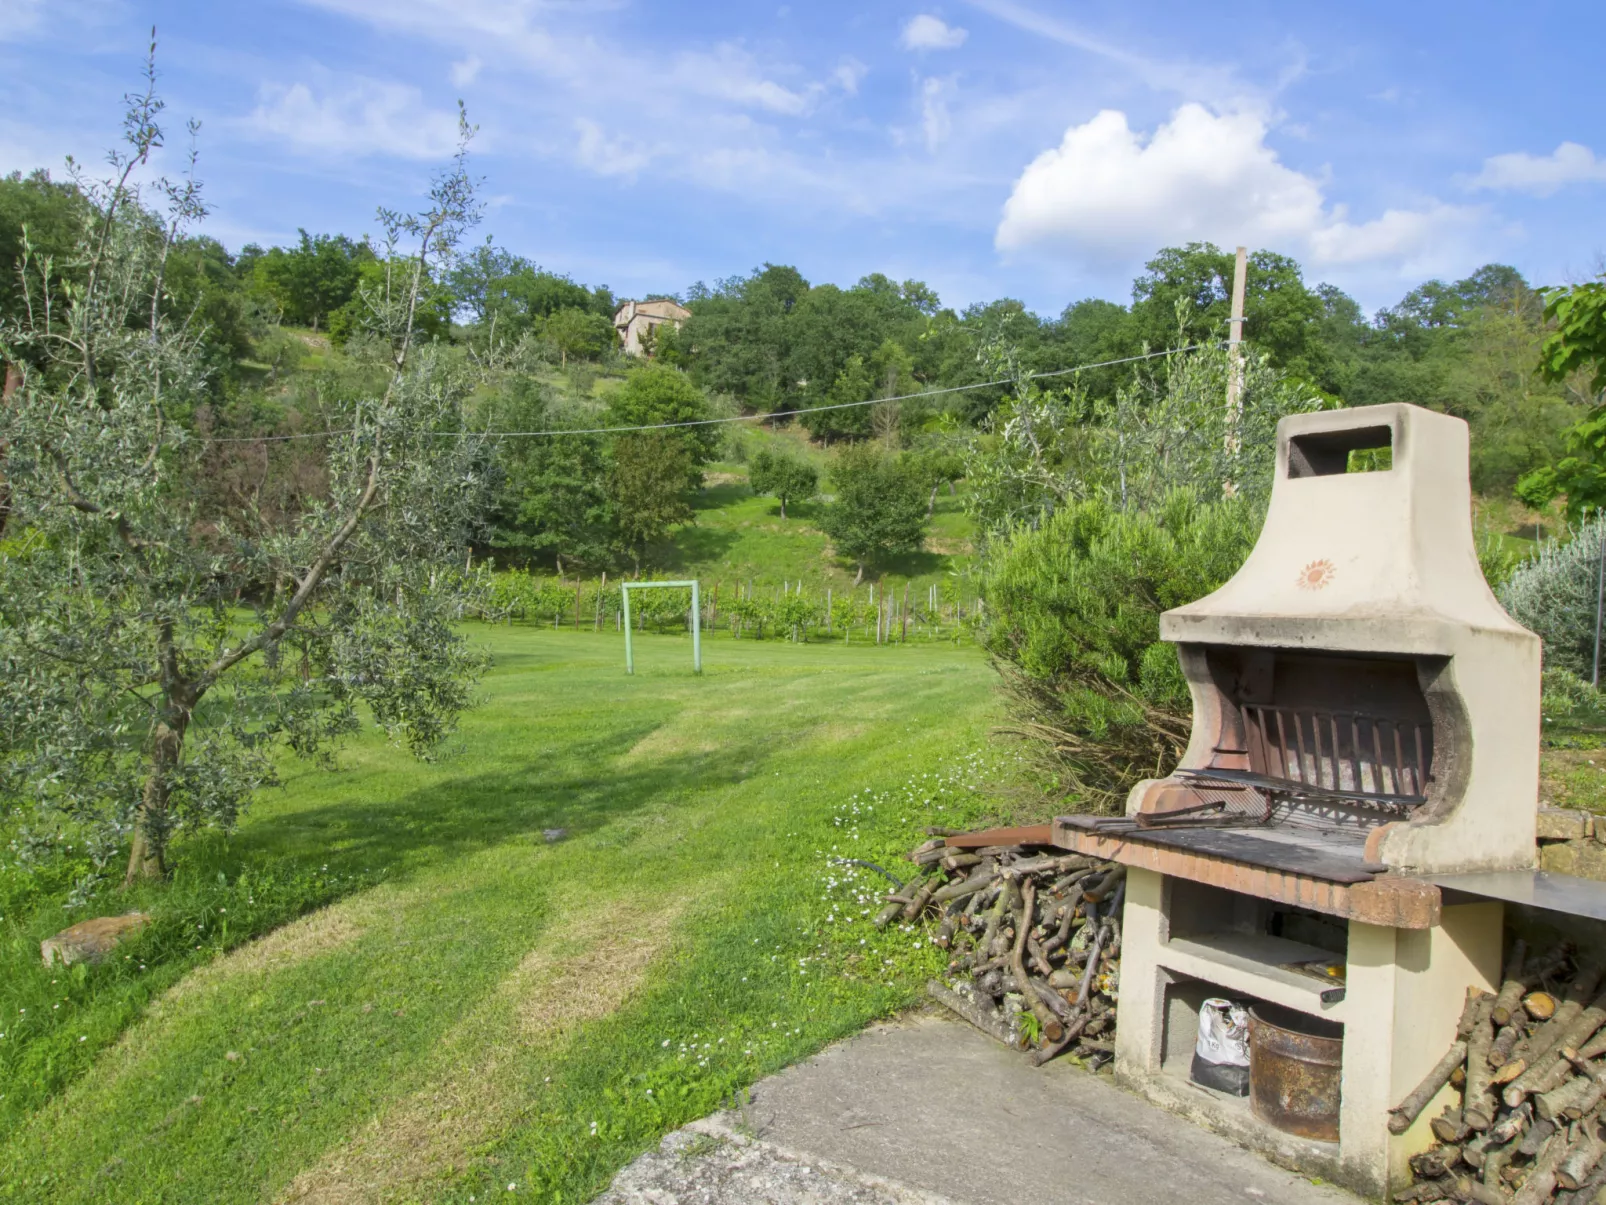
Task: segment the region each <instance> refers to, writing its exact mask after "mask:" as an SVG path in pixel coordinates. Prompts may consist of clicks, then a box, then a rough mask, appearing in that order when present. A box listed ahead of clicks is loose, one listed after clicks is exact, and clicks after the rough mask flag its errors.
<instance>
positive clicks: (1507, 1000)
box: [1490, 937, 1528, 1026]
mask: <svg viewBox="0 0 1606 1205" xmlns="http://www.w3.org/2000/svg"><path fill="white" fill-rule="evenodd" d="M1527 951H1528V943H1527V942H1525V941H1523V940H1522V938H1520V937H1519V938H1518V939H1517V940H1516V941H1514V942H1512V943H1511V958H1510V960H1509V961H1508V962H1507V963H1506V974H1505V978H1504V979H1503V980H1502V982H1501V985H1500V994H1499V995H1498V996H1496V997H1495V1001H1494V1008H1493V1009H1492V1010H1491V1012H1490V1016H1491V1017H1492V1018H1493V1019H1494V1023H1495V1024H1496V1025H1497V1026H1500V1025H1507V1024H1510V1022H1511V1014H1512V1013H1513V1012H1515V1011H1516V1009H1517V1005H1518V1004H1519V1003H1521V1001H1522V994H1523V992H1524V991H1526V990H1527V984H1525V983H1524V982H1523V980H1522V963H1523V959H1524V958H1525V957H1526V956H1527Z"/></svg>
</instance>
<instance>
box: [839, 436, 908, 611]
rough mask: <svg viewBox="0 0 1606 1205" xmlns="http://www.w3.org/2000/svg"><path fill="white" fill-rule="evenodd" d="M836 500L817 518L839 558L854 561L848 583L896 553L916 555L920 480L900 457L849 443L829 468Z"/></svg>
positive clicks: (855, 583) (859, 578)
mask: <svg viewBox="0 0 1606 1205" xmlns="http://www.w3.org/2000/svg"><path fill="white" fill-rule="evenodd" d="M830 477H831V484H832V486H833V487H834V488H835V490H836V495H835V497H834V498H833V499H832V500H831V502H830V504H829V505H828V506H826V507H825V509H824V512H823V513H822V514H821V515H820V518H819V524H820V530H822V531H824V532H825V534H826V535H828V536H830V537H831V543H832V544H833V545H834V546H835V548H836V553H837V555H838V556H840V557H843V558H845V559H846V560H849V561H851V562H853V563H854V565H855V566H856V567H857V573H856V574H855V575H854V579H853V584H854V585H858V584H859V583H860V582H862V581H863V580H864V573H865V570H866V568H868V567H870V566H872V565H875V564H878V563H879V562H881V561H884V560H885V559H886V558H887V557H889V556H893V555H895V554H897V553H900V552H916V551H918V550H919V549H920V546H921V544H923V543H924V542H925V538H926V524H927V518H926V502H925V488H924V487H925V481H924V479H923V478H922V477H921V475H920V473H919V471H918V469H917V468H916V467H915V466H914V465H912V464H910V463H909V462H908V461H907V460H906V459H904V458H903V457H898V456H892V455H889V454H888V453H886V452H884V451H882V450H881V449H880V448H878V447H876V446H875V445H874V444H870V443H861V444H852V445H849V446H848V447H846V448H844V449H843V450H842V451H841V452H839V453H837V458H836V462H835V463H834V464H833V465H832V466H831V472H830Z"/></svg>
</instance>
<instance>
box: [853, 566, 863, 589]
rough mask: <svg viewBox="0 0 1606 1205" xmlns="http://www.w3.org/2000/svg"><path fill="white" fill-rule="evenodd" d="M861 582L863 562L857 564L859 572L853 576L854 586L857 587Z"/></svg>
mask: <svg viewBox="0 0 1606 1205" xmlns="http://www.w3.org/2000/svg"><path fill="white" fill-rule="evenodd" d="M863 581H864V562H863V561H860V562H859V572H858V573H856V574H855V575H854V577H853V584H854V585H855V586H857V585H859V584H860V583H861V582H863Z"/></svg>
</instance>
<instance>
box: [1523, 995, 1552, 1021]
mask: <svg viewBox="0 0 1606 1205" xmlns="http://www.w3.org/2000/svg"><path fill="white" fill-rule="evenodd" d="M1522 1008H1523V1011H1524V1012H1526V1013H1527V1014H1528V1015H1529V1016H1530V1017H1532V1018H1533V1019H1534V1020H1535V1021H1548V1020H1550V1018H1552V1017H1554V1016H1555V1015H1556V997H1554V996H1552V995H1551V994H1550V993H1549V992H1529V993H1528V994H1527V995H1526V996H1524V997H1523V998H1522Z"/></svg>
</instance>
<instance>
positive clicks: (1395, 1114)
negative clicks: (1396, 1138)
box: [1389, 1042, 1467, 1134]
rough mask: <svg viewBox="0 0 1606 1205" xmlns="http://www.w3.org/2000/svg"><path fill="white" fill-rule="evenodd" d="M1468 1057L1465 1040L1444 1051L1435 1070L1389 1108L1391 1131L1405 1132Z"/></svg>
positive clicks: (1435, 1065)
mask: <svg viewBox="0 0 1606 1205" xmlns="http://www.w3.org/2000/svg"><path fill="white" fill-rule="evenodd" d="M1466 1058H1467V1044H1466V1043H1465V1042H1455V1043H1453V1044H1452V1045H1451V1047H1450V1049H1449V1050H1446V1051H1445V1052H1444V1057H1443V1058H1441V1059H1440V1060H1439V1061H1438V1062H1437V1063H1436V1064H1434V1067H1433V1070H1431V1071H1429V1072H1428V1073H1427V1075H1426V1077H1424V1079H1423V1080H1422V1082H1421V1083H1420V1084H1418V1085H1417V1086H1416V1087H1415V1088H1413V1089H1412V1090H1411V1092H1410V1094H1409V1095H1407V1096H1406V1098H1405V1099H1404V1100H1402V1101H1401V1102H1400V1103H1399V1104H1397V1105H1395V1106H1394V1107H1393V1108H1392V1109H1390V1110H1389V1113H1390V1117H1389V1133H1391V1134H1403V1133H1405V1131H1406V1130H1408V1129H1410V1128H1411V1123H1412V1122H1413V1121H1415V1120H1416V1119H1417V1117H1418V1116H1419V1115H1420V1114H1421V1112H1422V1110H1423V1109H1425V1108H1427V1107H1428V1101H1430V1100H1432V1099H1433V1098H1434V1097H1435V1096H1436V1095H1438V1092H1439V1089H1440V1088H1442V1087H1444V1085H1445V1084H1447V1083H1449V1082H1450V1072H1452V1071H1454V1070H1455V1069H1456V1068H1457V1067H1459V1066H1460V1065H1461V1064H1462V1063H1464V1062H1465V1061H1466Z"/></svg>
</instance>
